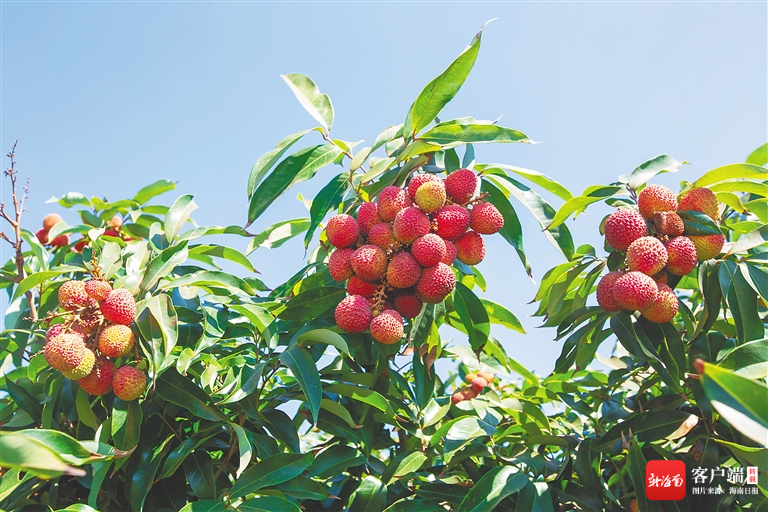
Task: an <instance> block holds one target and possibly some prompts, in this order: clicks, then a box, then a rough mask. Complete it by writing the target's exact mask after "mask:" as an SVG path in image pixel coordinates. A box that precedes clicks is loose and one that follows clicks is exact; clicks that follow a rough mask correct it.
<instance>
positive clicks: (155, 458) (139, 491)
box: [129, 435, 174, 510]
mask: <svg viewBox="0 0 768 512" xmlns="http://www.w3.org/2000/svg"><path fill="white" fill-rule="evenodd" d="M173 439H174V436H173V435H169V436H168V437H167V438H166V439H165V441H163V442H162V443H159V444H157V443H153V444H152V445H149V446H148V447H147V448H146V449H145V450H144V451H143V452H141V454H140V455H139V458H138V465H137V469H136V471H135V473H133V475H132V476H131V482H130V493H129V496H130V503H131V509H132V510H142V509H143V507H144V502H145V500H146V499H147V496H148V494H149V490H150V489H151V488H152V485H153V484H154V481H155V474H156V473H157V468H158V467H159V466H160V462H161V461H162V460H163V459H164V458H165V456H166V455H167V453H168V451H170V449H171V440H173Z"/></svg>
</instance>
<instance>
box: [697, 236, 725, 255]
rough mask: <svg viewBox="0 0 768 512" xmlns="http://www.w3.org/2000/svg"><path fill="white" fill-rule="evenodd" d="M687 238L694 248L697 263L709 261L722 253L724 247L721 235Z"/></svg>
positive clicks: (723, 238)
mask: <svg viewBox="0 0 768 512" xmlns="http://www.w3.org/2000/svg"><path fill="white" fill-rule="evenodd" d="M688 238H689V239H690V240H691V242H693V245H694V246H695V247H696V257H697V258H698V259H699V261H707V260H711V259H712V258H714V257H716V256H717V255H718V254H720V253H721V252H723V246H724V245H725V236H723V235H705V236H689V237H688Z"/></svg>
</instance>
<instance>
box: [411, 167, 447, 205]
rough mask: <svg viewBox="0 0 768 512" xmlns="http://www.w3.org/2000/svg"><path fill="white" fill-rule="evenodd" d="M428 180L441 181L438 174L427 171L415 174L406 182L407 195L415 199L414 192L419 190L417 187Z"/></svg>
mask: <svg viewBox="0 0 768 512" xmlns="http://www.w3.org/2000/svg"><path fill="white" fill-rule="evenodd" d="M430 181H439V182H442V181H443V180H442V179H440V177H439V176H435V175H434V174H429V173H424V174H417V175H415V176H414V177H413V178H411V181H409V182H408V195H409V196H410V197H411V199H412V200H414V201H415V200H416V192H418V191H419V187H421V186H422V185H423V184H425V183H428V182H430ZM443 188H445V187H443Z"/></svg>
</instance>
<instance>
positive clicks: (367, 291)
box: [347, 275, 379, 299]
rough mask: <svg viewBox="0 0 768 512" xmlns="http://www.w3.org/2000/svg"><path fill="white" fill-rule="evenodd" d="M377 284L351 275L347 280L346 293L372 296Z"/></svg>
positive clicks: (366, 296) (367, 297)
mask: <svg viewBox="0 0 768 512" xmlns="http://www.w3.org/2000/svg"><path fill="white" fill-rule="evenodd" d="M378 287H379V285H377V284H375V283H369V282H368V281H363V280H362V279H360V278H359V277H357V276H354V275H353V276H352V277H350V278H349V281H348V282H347V293H348V294H350V295H362V296H363V297H365V298H366V299H369V298H371V297H373V293H374V292H375V291H376V289H377V288H378Z"/></svg>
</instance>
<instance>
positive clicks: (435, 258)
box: [411, 233, 450, 267]
mask: <svg viewBox="0 0 768 512" xmlns="http://www.w3.org/2000/svg"><path fill="white" fill-rule="evenodd" d="M448 243H450V242H448ZM446 252H447V249H446V247H445V240H443V239H442V238H440V237H439V236H437V235H436V234H434V233H427V234H426V235H424V236H420V237H419V238H417V239H416V240H415V241H414V242H413V245H411V254H412V255H413V257H414V258H415V259H416V261H418V262H419V265H421V266H422V267H434V266H435V265H437V264H438V263H440V262H441V261H443V259H444V258H445V255H446Z"/></svg>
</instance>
